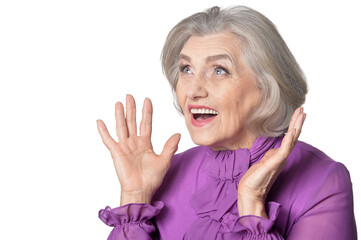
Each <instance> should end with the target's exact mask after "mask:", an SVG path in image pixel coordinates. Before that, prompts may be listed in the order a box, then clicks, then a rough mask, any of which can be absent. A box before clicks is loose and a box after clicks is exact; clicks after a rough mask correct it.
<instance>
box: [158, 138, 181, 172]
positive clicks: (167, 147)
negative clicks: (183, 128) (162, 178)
mask: <svg viewBox="0 0 361 240" xmlns="http://www.w3.org/2000/svg"><path fill="white" fill-rule="evenodd" d="M180 138H181V135H180V134H179V133H176V134H174V135H173V136H171V137H170V138H169V139H168V141H167V142H166V143H165V144H164V147H163V151H162V153H161V154H160V157H161V159H162V160H163V161H166V162H167V164H169V165H170V161H171V159H172V157H173V155H174V153H175V152H176V151H177V149H178V143H179V141H180Z"/></svg>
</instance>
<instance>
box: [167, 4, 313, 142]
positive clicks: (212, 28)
mask: <svg viewBox="0 0 361 240" xmlns="http://www.w3.org/2000/svg"><path fill="white" fill-rule="evenodd" d="M220 32H231V33H233V34H235V35H236V36H238V37H239V39H240V40H241V43H242V52H240V56H241V57H242V59H243V61H244V63H245V64H246V66H247V67H248V68H249V69H250V70H251V71H252V72H253V74H254V75H255V77H256V81H257V82H256V84H257V87H258V88H259V89H260V92H261V96H262V97H261V101H260V103H259V106H258V108H257V109H256V110H255V112H254V113H253V114H252V115H251V117H250V118H249V119H248V123H247V124H248V127H252V128H253V129H254V130H255V131H256V133H257V134H259V135H262V136H279V135H281V134H282V133H284V132H285V131H287V128H288V124H289V121H290V119H291V117H292V114H293V112H294V110H295V109H296V108H298V107H300V106H301V105H302V104H303V103H304V102H305V97H306V94H307V83H306V78H305V75H304V74H303V71H302V69H301V68H300V67H299V65H298V63H297V62H296V60H295V58H294V57H293V55H292V53H291V52H290V50H289V49H288V47H287V45H286V43H285V42H284V40H283V39H282V37H281V35H280V34H279V33H278V31H277V29H276V27H275V25H274V24H273V23H272V22H271V21H270V20H269V19H268V18H266V17H265V16H264V15H262V14H261V13H259V12H257V11H255V10H253V9H251V8H248V7H244V6H233V7H229V8H225V9H221V8H219V7H212V8H210V9H207V10H205V11H204V12H199V13H196V14H194V15H192V16H189V17H187V18H185V19H184V20H182V21H181V22H179V23H178V24H177V25H176V26H175V27H174V28H173V29H172V30H171V31H170V32H169V34H168V37H167V39H166V42H165V44H164V47H163V51H162V57H161V59H162V69H163V72H164V74H165V76H166V77H167V79H168V81H169V83H170V85H171V87H172V91H173V96H174V104H175V106H176V108H177V110H178V111H179V112H180V113H182V110H181V108H180V106H179V103H178V101H177V97H176V86H177V81H178V73H179V68H178V64H179V54H180V52H181V51H182V49H183V46H184V44H185V43H186V42H187V41H188V39H189V38H190V37H191V36H204V35H209V34H214V33H220Z"/></svg>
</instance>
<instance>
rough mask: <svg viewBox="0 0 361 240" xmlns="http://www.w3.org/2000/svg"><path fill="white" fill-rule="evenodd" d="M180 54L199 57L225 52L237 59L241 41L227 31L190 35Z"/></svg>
mask: <svg viewBox="0 0 361 240" xmlns="http://www.w3.org/2000/svg"><path fill="white" fill-rule="evenodd" d="M180 54H182V55H186V56H189V57H190V58H201V59H203V58H207V57H208V56H210V55H217V54H227V55H229V56H230V57H231V58H232V59H233V60H237V59H238V58H239V56H240V54H241V41H240V40H239V39H238V38H237V36H236V35H234V34H233V33H229V32H223V33H216V34H211V35H206V36H192V37H190V38H189V39H188V41H187V42H186V44H185V45H184V47H183V49H182V51H181V53H180Z"/></svg>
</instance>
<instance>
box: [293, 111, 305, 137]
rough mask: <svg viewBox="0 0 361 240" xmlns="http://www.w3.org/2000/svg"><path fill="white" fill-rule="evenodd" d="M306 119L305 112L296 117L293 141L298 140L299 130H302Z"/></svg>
mask: <svg viewBox="0 0 361 240" xmlns="http://www.w3.org/2000/svg"><path fill="white" fill-rule="evenodd" d="M305 119H306V113H302V114H301V115H300V116H299V117H298V118H297V121H296V123H295V128H296V134H295V136H294V138H293V141H294V142H295V143H296V142H297V140H298V137H299V136H300V134H301V132H302V127H303V123H304V122H305Z"/></svg>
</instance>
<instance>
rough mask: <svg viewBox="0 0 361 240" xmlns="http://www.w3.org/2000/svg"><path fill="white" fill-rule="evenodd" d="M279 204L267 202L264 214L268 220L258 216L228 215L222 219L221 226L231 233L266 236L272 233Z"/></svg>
mask: <svg viewBox="0 0 361 240" xmlns="http://www.w3.org/2000/svg"><path fill="white" fill-rule="evenodd" d="M280 207H281V204H279V203H276V202H269V203H267V204H266V213H267V216H268V217H269V219H265V218H262V217H259V216H253V215H247V216H242V217H238V216H235V215H233V214H229V215H227V216H225V217H226V219H223V225H224V226H225V227H226V228H227V229H228V231H229V232H232V233H245V232H247V235H257V236H261V235H267V234H269V233H270V232H271V231H272V227H273V224H274V223H275V221H276V219H277V217H278V214H279V211H280Z"/></svg>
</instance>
